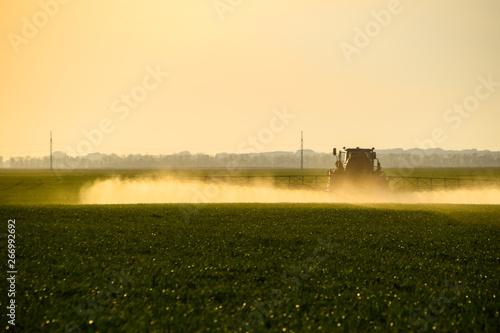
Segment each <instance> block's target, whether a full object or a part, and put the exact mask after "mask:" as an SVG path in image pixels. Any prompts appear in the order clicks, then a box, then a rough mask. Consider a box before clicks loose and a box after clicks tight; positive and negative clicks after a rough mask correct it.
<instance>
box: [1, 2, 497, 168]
mask: <svg viewBox="0 0 500 333" xmlns="http://www.w3.org/2000/svg"><path fill="white" fill-rule="evenodd" d="M499 13H500V1H498V0H478V1H470V0H439V1H425V0H413V1H410V0H401V1H393V0H386V1H380V0H376V1H374V0H371V1H368V0H364V1H361V0H360V1H346V0H329V1H327V0H314V1H305V0H272V1H269V0H253V1H245V0H216V1H214V0H182V1H173V0H172V1H170V0H164V1H160V0H154V1H153V0H143V1H132V0H64V1H63V0H41V1H31V0H23V1H14V0H9V1H8V0H5V1H2V2H1V3H0V34H1V35H2V36H3V38H2V40H1V43H0V55H1V57H2V59H1V62H0V68H1V74H2V75H1V77H0V80H1V81H0V87H1V98H0V110H1V121H0V156H4V158H8V157H9V156H11V155H12V156H15V155H21V156H24V155H31V156H34V155H46V154H47V151H48V139H49V131H50V130H52V131H53V136H54V148H55V150H59V151H65V152H67V153H70V154H73V155H84V154H86V153H88V152H102V153H111V152H115V153H119V154H124V153H142V154H144V153H150V154H170V153H174V152H180V151H183V150H188V151H190V152H192V153H196V152H205V153H210V154H213V153H217V152H250V151H276V150H285V151H295V150H296V149H298V148H299V147H300V131H301V130H302V131H304V141H305V148H309V149H314V150H316V151H330V150H331V148H332V147H334V146H336V147H342V146H364V147H377V148H397V147H401V148H413V147H425V146H431V145H436V146H437V147H442V148H445V149H466V148H477V149H490V150H500V134H499V132H500V131H499V130H498V129H499V125H500V61H499V60H500V20H499V19H498V15H499Z"/></svg>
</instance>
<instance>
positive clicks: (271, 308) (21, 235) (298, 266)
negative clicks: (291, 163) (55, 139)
mask: <svg viewBox="0 0 500 333" xmlns="http://www.w3.org/2000/svg"><path fill="white" fill-rule="evenodd" d="M319 171H320V170H304V171H303V172H304V173H305V174H321V173H320V172H319ZM219 172H221V173H223V172H224V170H220V171H219ZM272 172H274V174H276V173H280V174H283V175H286V174H297V173H298V172H296V171H294V172H290V170H280V171H268V170H250V171H244V172H243V173H244V174H245V175H257V174H259V175H262V174H266V175H268V174H270V173H272ZM418 172H419V173H420V174H421V175H422V176H423V177H425V176H427V175H429V174H433V175H434V176H435V177H439V176H441V177H442V176H443V174H444V173H445V171H444V170H438V171H436V170H434V171H433V170H420V171H418ZM172 173H174V174H176V175H178V176H192V175H206V174H211V175H213V174H217V172H214V170H205V171H203V170H202V171H176V172H172V171H170V172H169V173H168V174H170V175H171V174H172ZM154 174H157V175H158V173H157V172H154ZM160 174H165V172H162V173H160ZM485 174H488V175H489V176H488V177H485V176H484V175H485ZM151 175H152V172H151V171H98V170H74V171H71V172H67V173H64V174H62V177H61V174H59V175H57V174H55V173H50V172H49V171H28V170H25V171H12V170H4V171H2V172H0V212H1V218H2V219H3V220H4V221H7V220H8V219H16V251H17V252H16V266H17V267H16V268H17V271H18V274H17V281H16V288H17V290H16V302H17V305H18V308H17V318H16V327H15V329H16V330H19V331H27V332H80V331H81V332H86V331H89V332H122V331H129V332H208V331H219V332H238V331H241V332H246V331H248V332H305V331H318V332H337V331H338V332H369V331H370V332H371V331H381V332H386V331H388V332H405V331H406V332H423V331H438V332H499V331H500V314H499V309H500V301H499V297H500V295H499V293H500V282H499V281H500V269H499V267H500V250H499V249H500V206H495V205H401V204H378V205H346V204H197V205H193V204H158V205H142V204H141V205H97V206H94V205H73V204H76V203H78V193H79V191H80V189H81V187H82V186H84V185H85V184H87V183H89V182H92V181H94V180H98V179H107V178H110V177H113V176H120V177H122V178H137V177H141V176H148V177H149V176H151ZM471 175H472V176H475V177H484V178H491V177H494V176H495V175H498V173H497V172H496V170H485V169H479V170H461V169H452V170H451V171H450V170H448V171H446V176H448V177H463V178H466V177H470V176H471ZM58 176H59V177H58ZM499 176H500V175H499ZM4 226H5V229H4V230H5V231H3V230H0V234H1V235H0V236H3V237H2V238H0V243H1V248H2V251H5V252H6V249H5V247H6V239H5V237H4V236H5V233H6V232H7V227H6V224H4ZM5 252H4V253H5ZM4 271H5V268H4ZM6 305H7V293H6V292H5V293H2V294H1V295H0V306H1V307H3V308H4V307H5V306H6ZM4 309H5V308H4ZM4 320H5V322H4V323H2V325H6V324H7V318H6V317H4ZM4 327H5V326H4ZM10 329H12V327H9V330H10Z"/></svg>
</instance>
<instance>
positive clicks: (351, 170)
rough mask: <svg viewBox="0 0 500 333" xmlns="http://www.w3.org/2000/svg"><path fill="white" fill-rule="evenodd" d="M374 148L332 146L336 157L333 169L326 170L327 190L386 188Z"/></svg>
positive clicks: (386, 182)
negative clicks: (339, 148) (340, 148)
mask: <svg viewBox="0 0 500 333" xmlns="http://www.w3.org/2000/svg"><path fill="white" fill-rule="evenodd" d="M374 150H375V148H371V149H370V148H359V147H356V148H347V149H346V148H345V147H344V148H343V150H339V152H338V156H337V148H333V155H334V156H335V157H337V161H336V162H335V169H331V170H329V171H328V176H329V179H328V190H329V191H334V190H336V189H345V188H346V187H350V188H354V189H380V188H383V189H387V188H388V186H389V185H388V181H387V179H386V177H385V174H384V173H383V172H382V168H381V166H380V162H379V160H378V158H377V153H376V152H375V151H374Z"/></svg>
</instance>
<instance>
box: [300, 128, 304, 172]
mask: <svg viewBox="0 0 500 333" xmlns="http://www.w3.org/2000/svg"><path fill="white" fill-rule="evenodd" d="M300 170H304V133H303V132H302V131H300Z"/></svg>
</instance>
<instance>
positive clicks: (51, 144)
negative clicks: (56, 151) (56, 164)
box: [50, 131, 52, 170]
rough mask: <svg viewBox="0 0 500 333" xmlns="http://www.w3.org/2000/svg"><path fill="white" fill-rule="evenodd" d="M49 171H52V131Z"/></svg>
mask: <svg viewBox="0 0 500 333" xmlns="http://www.w3.org/2000/svg"><path fill="white" fill-rule="evenodd" d="M50 170H52V131H50Z"/></svg>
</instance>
